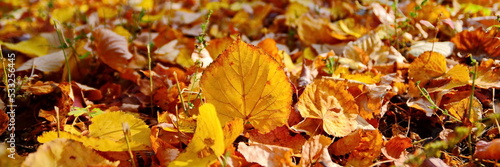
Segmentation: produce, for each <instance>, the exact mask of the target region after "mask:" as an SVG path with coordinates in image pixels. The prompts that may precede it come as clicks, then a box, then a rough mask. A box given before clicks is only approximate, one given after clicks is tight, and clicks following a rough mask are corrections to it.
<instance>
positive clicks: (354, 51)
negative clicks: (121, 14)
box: [343, 32, 406, 67]
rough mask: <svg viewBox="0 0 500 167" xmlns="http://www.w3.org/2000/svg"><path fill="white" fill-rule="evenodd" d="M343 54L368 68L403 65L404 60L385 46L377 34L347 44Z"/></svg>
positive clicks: (390, 47) (396, 52)
mask: <svg viewBox="0 0 500 167" xmlns="http://www.w3.org/2000/svg"><path fill="white" fill-rule="evenodd" d="M343 54H344V55H345V56H346V58H350V59H353V60H356V61H358V62H361V63H363V64H365V65H368V66H369V67H371V66H373V65H384V64H393V63H395V62H399V63H403V62H404V61H405V60H406V59H405V58H404V57H403V56H402V55H401V53H399V52H398V51H397V50H396V49H395V48H394V47H392V46H386V45H385V44H384V43H383V42H382V40H381V39H380V37H379V36H378V35H377V33H374V32H373V33H370V34H367V35H365V36H363V37H361V38H359V39H358V40H356V41H353V42H349V43H348V44H347V46H346V47H345V49H344V51H343Z"/></svg>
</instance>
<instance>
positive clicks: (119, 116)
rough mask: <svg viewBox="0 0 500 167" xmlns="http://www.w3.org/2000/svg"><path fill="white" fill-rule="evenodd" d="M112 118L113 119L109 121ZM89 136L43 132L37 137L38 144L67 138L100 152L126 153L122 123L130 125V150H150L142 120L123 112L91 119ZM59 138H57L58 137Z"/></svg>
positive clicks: (145, 127)
mask: <svg viewBox="0 0 500 167" xmlns="http://www.w3.org/2000/svg"><path fill="white" fill-rule="evenodd" d="M110 118H114V119H110ZM91 121H92V124H91V125H90V126H89V136H78V135H74V134H70V133H67V132H59V135H58V132H55V131H50V132H45V133H44V134H43V135H41V136H39V137H38V141H39V142H40V143H46V142H49V141H52V140H54V139H56V138H67V139H73V140H76V141H80V142H82V143H83V145H85V146H87V147H91V148H93V149H96V150H100V151H127V150H128V147H127V143H126V141H125V136H124V134H123V127H122V123H128V124H129V125H130V133H131V138H130V143H129V144H130V148H131V149H132V150H147V149H149V148H150V145H151V143H150V141H149V135H150V129H149V128H148V126H147V125H146V123H144V121H143V120H141V119H139V118H136V117H135V116H133V115H131V114H127V113H124V112H107V113H104V114H100V115H97V116H95V117H93V118H92V119H91ZM58 136H59V137H58Z"/></svg>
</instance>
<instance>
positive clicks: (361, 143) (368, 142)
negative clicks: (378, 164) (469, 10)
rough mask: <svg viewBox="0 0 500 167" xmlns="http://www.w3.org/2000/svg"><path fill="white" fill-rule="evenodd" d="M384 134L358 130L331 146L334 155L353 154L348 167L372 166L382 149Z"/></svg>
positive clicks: (375, 131) (348, 160) (348, 161)
mask: <svg viewBox="0 0 500 167" xmlns="http://www.w3.org/2000/svg"><path fill="white" fill-rule="evenodd" d="M382 142H383V141H382V134H381V133H380V132H379V131H378V130H361V129H360V130H358V131H356V132H354V133H351V134H349V135H348V136H346V137H344V138H342V139H340V140H338V141H336V142H335V143H333V144H332V145H331V146H330V148H329V149H330V151H331V152H332V153H333V154H334V155H344V154H347V153H351V155H350V156H349V158H348V159H347V164H346V166H370V164H372V163H373V162H372V161H373V160H375V158H377V157H378V156H379V155H380V153H381V151H380V150H381V149H382Z"/></svg>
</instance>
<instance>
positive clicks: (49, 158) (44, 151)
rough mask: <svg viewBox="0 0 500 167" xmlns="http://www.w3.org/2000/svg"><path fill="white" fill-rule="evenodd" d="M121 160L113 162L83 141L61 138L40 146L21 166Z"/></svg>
mask: <svg viewBox="0 0 500 167" xmlns="http://www.w3.org/2000/svg"><path fill="white" fill-rule="evenodd" d="M119 163H120V162H119V161H116V162H111V161H109V160H107V159H105V158H103V157H101V156H100V155H99V154H97V153H96V152H95V151H94V150H92V149H90V148H87V147H85V146H84V145H83V144H82V143H80V142H77V141H74V140H70V139H64V138H59V139H55V140H52V141H50V142H48V143H45V144H43V145H42V146H40V147H38V149H37V151H36V152H35V153H31V154H29V155H28V157H27V158H26V160H25V161H24V162H23V164H22V165H21V166H23V167H25V166H30V167H37V166H39V167H45V166H75V167H86V166H118V164H119Z"/></svg>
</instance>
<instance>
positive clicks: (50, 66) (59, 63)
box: [17, 49, 69, 72]
mask: <svg viewBox="0 0 500 167" xmlns="http://www.w3.org/2000/svg"><path fill="white" fill-rule="evenodd" d="M68 52H69V49H67V50H66V53H68ZM65 60H66V59H65V56H64V51H63V50H60V51H58V52H54V53H50V54H47V55H43V56H40V57H35V58H32V59H30V60H28V61H26V62H24V63H23V65H21V66H20V67H18V68H17V71H24V70H32V69H33V68H35V69H37V70H40V71H42V72H57V71H59V70H61V68H62V67H63V65H64V62H65Z"/></svg>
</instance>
